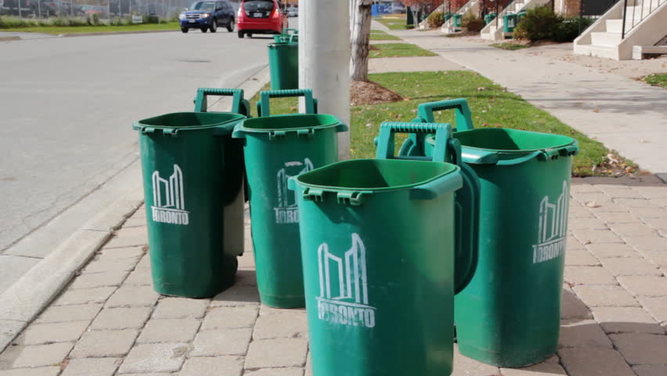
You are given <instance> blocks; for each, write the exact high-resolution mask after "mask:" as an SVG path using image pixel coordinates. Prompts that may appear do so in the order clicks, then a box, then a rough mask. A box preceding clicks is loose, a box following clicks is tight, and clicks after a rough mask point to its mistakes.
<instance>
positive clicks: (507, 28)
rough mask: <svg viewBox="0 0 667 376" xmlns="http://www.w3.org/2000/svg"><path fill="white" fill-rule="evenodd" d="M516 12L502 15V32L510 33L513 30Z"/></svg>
mask: <svg viewBox="0 0 667 376" xmlns="http://www.w3.org/2000/svg"><path fill="white" fill-rule="evenodd" d="M516 18H517V16H516V14H514V13H508V14H506V15H504V16H503V32H505V33H511V32H513V31H514V28H515V27H516Z"/></svg>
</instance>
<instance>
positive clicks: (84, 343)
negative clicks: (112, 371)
mask: <svg viewBox="0 0 667 376" xmlns="http://www.w3.org/2000/svg"><path fill="white" fill-rule="evenodd" d="M137 334H138V331H137V330H134V329H124V330H93V331H90V332H86V333H84V334H83V336H82V337H81V339H80V340H79V342H78V343H77V344H76V346H75V347H74V350H72V353H71V354H70V357H71V358H101V357H121V356H124V355H125V354H127V352H128V351H130V348H131V347H132V344H133V343H134V340H135V339H136V338H137Z"/></svg>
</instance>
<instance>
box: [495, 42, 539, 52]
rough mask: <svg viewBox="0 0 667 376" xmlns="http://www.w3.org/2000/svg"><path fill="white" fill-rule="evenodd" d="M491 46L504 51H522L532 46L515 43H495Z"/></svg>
mask: <svg viewBox="0 0 667 376" xmlns="http://www.w3.org/2000/svg"><path fill="white" fill-rule="evenodd" d="M490 46H491V47H496V48H500V49H503V50H510V51H514V50H520V49H522V48H528V47H530V46H528V45H525V44H520V43H513V42H502V43H493V44H491V45H490Z"/></svg>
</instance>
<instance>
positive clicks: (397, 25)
mask: <svg viewBox="0 0 667 376" xmlns="http://www.w3.org/2000/svg"><path fill="white" fill-rule="evenodd" d="M374 19H375V21H377V22H379V23H381V24H383V25H384V26H386V27H388V28H389V30H405V29H407V28H408V27H407V20H406V18H405V15H402V16H382V17H375V18H374Z"/></svg>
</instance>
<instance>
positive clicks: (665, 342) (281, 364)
mask: <svg viewBox="0 0 667 376" xmlns="http://www.w3.org/2000/svg"><path fill="white" fill-rule="evenodd" d="M571 194H572V197H573V199H572V200H571V208H570V219H569V220H570V236H569V238H568V244H567V254H566V265H567V266H566V270H565V280H566V283H565V285H564V289H563V310H562V327H561V339H560V349H559V352H558V354H557V355H555V356H553V357H552V358H550V359H549V360H547V361H545V362H543V363H541V364H538V365H535V366H532V367H528V368H524V369H498V368H497V367H492V366H488V365H485V364H481V363H479V362H476V361H474V360H472V359H468V358H465V357H463V356H460V355H458V354H456V356H455V371H454V373H453V374H454V375H461V376H463V375H467V376H497V375H503V376H553V375H571V376H591V375H605V376H626V375H628V376H631V375H637V376H658V375H665V374H667V335H665V330H666V328H667V277H665V273H667V239H666V238H665V237H666V236H667V185H665V184H663V183H662V182H661V181H660V180H659V179H657V178H656V177H654V176H647V177H642V178H635V179H630V178H624V179H604V178H587V179H575V180H574V182H573V186H572V193H571ZM247 230H248V225H246V231H247ZM247 244H250V242H248V243H247ZM248 248H249V247H248ZM146 250H147V247H146V225H145V212H144V209H143V208H141V209H140V210H139V211H137V212H136V213H135V214H134V215H133V216H132V217H130V219H129V220H128V221H127V222H126V223H125V225H124V226H123V227H122V229H121V230H119V231H118V232H117V234H116V235H115V236H114V237H113V238H112V239H111V240H110V241H109V242H108V243H107V244H106V245H105V246H104V247H103V248H102V249H101V250H100V251H99V252H98V254H97V255H96V257H95V258H94V259H93V260H92V261H91V262H90V263H89V264H88V265H87V266H86V267H85V268H84V269H83V270H82V271H81V273H80V274H79V276H78V277H77V278H76V279H74V281H73V282H72V283H71V284H70V285H69V287H68V288H67V289H66V290H65V291H63V293H62V294H61V295H60V296H59V297H58V298H57V299H56V300H55V301H54V302H53V303H52V304H51V305H50V306H49V307H48V308H47V309H46V310H45V311H44V312H43V313H42V314H41V315H40V316H39V317H38V318H37V319H36V320H35V321H34V322H33V323H31V324H30V325H29V326H28V328H27V329H26V330H25V331H23V333H21V334H20V335H19V336H18V337H17V338H16V339H15V340H14V342H13V344H12V345H10V346H9V347H8V348H7V349H5V351H4V352H3V353H2V354H0V376H28V375H30V376H57V375H60V376H71V375H95V376H111V375H126V376H130V375H139V374H141V375H144V376H147V375H154V376H157V375H162V376H164V375H182V376H190V375H192V376H207V375H216V376H239V375H244V376H269V375H270V376H297V375H298V376H303V375H309V374H310V373H309V371H308V369H309V366H308V365H307V362H308V361H307V359H308V342H307V337H308V336H307V323H306V316H305V312H304V310H302V309H297V310H281V309H272V308H269V307H265V306H262V305H260V304H259V301H258V294H257V290H256V284H255V273H254V263H253V255H252V252H251V251H250V249H248V251H247V252H246V253H245V255H244V256H243V257H241V258H240V270H239V272H238V281H237V283H236V285H235V286H233V287H232V288H230V289H229V290H227V291H225V292H223V293H221V294H219V295H218V296H216V297H215V298H213V299H185V298H176V297H161V296H159V295H158V294H156V293H155V292H153V290H152V287H151V280H150V265H149V260H148V256H147V254H146Z"/></svg>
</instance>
